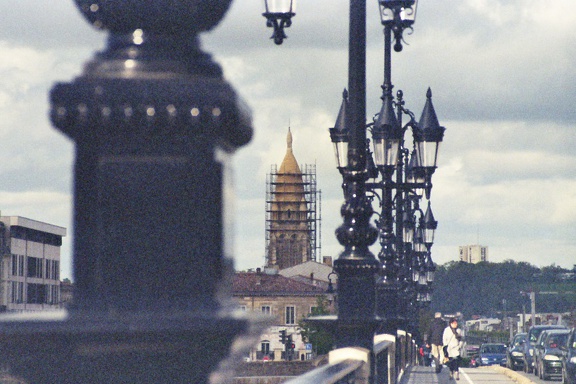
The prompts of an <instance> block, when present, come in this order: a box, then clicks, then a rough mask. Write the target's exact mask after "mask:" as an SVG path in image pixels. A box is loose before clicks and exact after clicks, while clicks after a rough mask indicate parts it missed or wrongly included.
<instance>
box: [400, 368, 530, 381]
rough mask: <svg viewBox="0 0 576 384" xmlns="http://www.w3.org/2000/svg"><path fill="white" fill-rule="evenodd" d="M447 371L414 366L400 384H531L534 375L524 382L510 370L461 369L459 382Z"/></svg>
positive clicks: (445, 369)
mask: <svg viewBox="0 0 576 384" xmlns="http://www.w3.org/2000/svg"><path fill="white" fill-rule="evenodd" d="M448 372H449V371H448V369H447V368H446V367H444V369H442V372H440V373H439V374H436V373H435V372H434V368H431V367H422V366H414V367H411V368H410V369H409V371H408V372H407V374H406V375H404V377H403V378H402V381H401V382H400V383H401V384H436V383H437V384H488V383H498V384H514V383H516V384H518V383H523V384H529V383H532V382H536V381H535V380H534V381H532V379H533V378H534V375H532V377H530V376H527V377H528V378H529V380H528V379H526V380H521V381H516V380H514V379H512V378H511V377H510V376H508V374H510V372H512V371H510V370H507V369H505V368H501V367H486V368H461V369H460V380H458V381H456V380H452V379H450V376H449V374H448Z"/></svg>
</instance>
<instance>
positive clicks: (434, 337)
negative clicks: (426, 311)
mask: <svg viewBox="0 0 576 384" xmlns="http://www.w3.org/2000/svg"><path fill="white" fill-rule="evenodd" d="M445 328H446V321H445V320H444V319H443V318H442V314H441V313H440V312H436V313H435V314H434V319H432V321H431V322H430V327H429V329H428V340H427V341H428V343H429V344H430V348H431V353H432V357H433V359H434V364H435V365H436V373H440V371H441V370H442V364H443V363H444V353H443V352H442V345H443V343H442V336H443V334H444V329H445Z"/></svg>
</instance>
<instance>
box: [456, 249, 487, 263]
mask: <svg viewBox="0 0 576 384" xmlns="http://www.w3.org/2000/svg"><path fill="white" fill-rule="evenodd" d="M459 250H460V261H463V262H465V263H472V264H476V263H480V262H482V261H488V247H486V246H484V245H478V244H475V245H463V246H461V247H459Z"/></svg>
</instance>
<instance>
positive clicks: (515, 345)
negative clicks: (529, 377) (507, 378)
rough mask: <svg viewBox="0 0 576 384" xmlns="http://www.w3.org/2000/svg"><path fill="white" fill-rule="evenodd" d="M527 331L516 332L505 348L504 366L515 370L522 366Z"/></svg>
mask: <svg viewBox="0 0 576 384" xmlns="http://www.w3.org/2000/svg"><path fill="white" fill-rule="evenodd" d="M527 337H528V334H527V333H517V334H516V335H515V336H514V337H513V338H512V340H510V344H509V345H508V348H507V349H506V367H507V368H509V369H511V370H513V371H516V370H518V369H521V368H523V367H524V343H526V338H527Z"/></svg>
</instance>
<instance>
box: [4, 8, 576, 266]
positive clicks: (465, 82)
mask: <svg viewBox="0 0 576 384" xmlns="http://www.w3.org/2000/svg"><path fill="white" fill-rule="evenodd" d="M573 9H574V4H573V0H559V1H555V2H542V1H537V0H461V1H458V2H451V1H440V0H433V1H431V0H428V1H426V0H421V1H420V4H419V9H418V15H417V20H416V23H415V25H414V32H413V34H412V35H409V36H406V37H405V38H406V42H407V45H405V47H404V51H403V52H401V53H399V54H398V53H393V65H392V81H393V84H394V86H395V88H394V89H395V90H398V89H402V90H403V91H404V96H405V100H406V106H407V107H408V108H409V109H411V110H412V111H413V112H414V113H415V115H416V117H417V118H419V116H420V114H421V111H422V108H423V106H424V102H425V95H426V90H427V88H428V87H431V88H432V92H433V102H434V106H435V108H436V112H437V114H438V118H439V120H440V123H441V125H443V126H445V127H446V132H445V136H444V142H443V143H442V147H441V152H440V159H439V168H438V170H437V171H436V174H435V175H434V178H433V183H434V188H433V192H432V200H431V201H432V208H433V211H434V215H435V217H436V219H437V220H438V221H439V226H438V230H437V234H436V241H435V244H434V246H433V248H432V255H433V259H434V261H435V262H437V263H440V264H443V263H445V262H448V261H450V260H456V259H457V258H458V246H460V245H468V244H476V243H480V244H482V245H485V246H488V247H489V260H490V261H494V262H499V261H503V260H506V259H513V260H515V261H526V262H529V263H531V264H534V265H537V266H547V265H551V264H553V263H554V264H556V265H559V266H562V267H566V268H571V267H572V265H573V264H576V156H575V154H576V150H575V147H576V107H575V103H576V71H575V69H574V64H575V63H576V33H575V32H576V27H575V25H576V13H575V12H573ZM261 13H262V2H261V1H256V0H244V1H240V0H236V1H234V3H233V5H232V7H231V9H230V11H229V12H228V14H227V15H226V17H225V19H224V20H223V21H222V22H221V23H220V25H219V26H218V27H216V28H215V29H214V30H213V31H211V32H209V33H207V34H205V35H203V37H202V41H203V45H204V48H205V49H206V51H208V52H210V53H212V54H213V56H214V58H215V60H216V61H218V62H219V63H220V64H221V65H222V67H223V69H224V72H225V76H226V78H227V79H228V81H230V82H231V83H232V84H233V85H234V87H235V88H236V90H237V91H238V92H239V93H240V94H241V95H242V96H243V97H244V99H245V100H246V101H247V102H248V104H249V105H250V106H251V108H252V110H253V119H254V127H255V137H254V139H253V141H252V143H250V144H249V145H248V146H247V147H244V148H243V149H241V150H239V151H238V152H237V154H236V155H235V157H234V166H235V179H236V180H235V184H236V190H237V202H236V206H237V211H236V218H237V220H236V222H237V231H236V236H235V249H236V257H235V259H236V267H237V269H246V268H255V267H259V266H262V265H263V264H264V251H265V244H264V230H265V219H264V207H265V202H264V200H265V192H266V183H265V181H266V174H267V173H269V172H270V166H271V165H272V164H278V165H279V164H280V162H281V161H282V159H283V157H284V153H285V150H286V133H287V129H288V125H289V124H290V126H291V130H292V134H293V137H294V144H293V147H294V153H295V156H296V158H297V160H298V161H299V163H301V164H316V166H317V182H318V188H319V189H321V190H322V219H323V220H322V254H323V255H325V256H334V257H337V255H338V254H339V253H340V252H341V250H342V247H341V246H340V245H339V244H338V242H337V241H336V239H335V237H334V229H335V228H336V227H337V226H339V225H340V224H341V223H342V219H341V218H340V214H339V212H340V206H341V204H342V201H343V199H342V195H341V189H340V184H341V177H340V175H339V173H338V171H337V170H336V168H335V163H334V155H333V153H332V144H331V143H330V138H329V135H328V128H330V127H332V126H333V125H334V121H335V119H336V115H337V113H338V109H339V106H340V103H341V95H342V90H343V89H344V87H346V86H347V63H348V57H347V55H348V54H347V44H348V38H347V35H348V4H347V2H345V1H339V2H334V1H328V0H315V1H301V2H300V3H299V4H298V8H297V15H296V17H295V18H294V20H293V25H292V27H291V28H289V29H288V30H287V31H286V32H287V34H288V39H287V40H286V41H285V42H284V44H283V45H282V46H276V45H274V43H273V42H272V41H271V40H270V39H269V37H270V34H271V30H270V29H268V28H266V25H265V19H264V18H263V17H262V16H261ZM0 19H1V20H0V21H1V22H0V143H1V144H0V145H1V148H2V150H1V151H0V156H1V163H2V166H1V167H0V176H1V182H0V210H1V211H2V214H3V215H19V216H24V217H29V218H31V219H36V220H40V221H45V222H48V223H52V224H56V225H59V226H63V227H66V228H68V231H69V232H68V233H69V235H68V236H67V237H66V238H65V239H64V245H63V247H62V260H63V266H62V269H63V270H62V276H63V277H72V276H71V272H70V270H71V268H70V260H71V242H72V237H73V236H72V231H73V228H72V222H71V202H72V196H71V187H72V161H73V149H74V148H73V144H72V143H71V142H70V141H69V140H68V139H66V138H65V137H64V136H63V135H62V134H60V133H59V132H57V131H56V130H55V129H54V128H52V127H51V125H50V122H49V120H48V116H47V112H48V103H47V98H48V92H49V90H50V88H51V87H52V86H53V84H54V83H55V82H56V81H71V80H72V79H73V78H74V77H76V76H78V75H80V73H81V71H82V64H83V63H84V62H86V61H87V60H88V59H90V58H91V57H92V55H93V54H94V53H95V52H96V51H97V50H99V49H101V48H102V47H103V46H104V39H105V34H104V33H102V32H98V31H95V30H94V29H92V28H91V27H90V26H89V25H88V24H87V23H85V22H84V20H83V19H82V17H81V16H80V14H79V13H78V12H77V11H76V9H75V6H74V4H73V1H72V0H59V1H52V0H18V1H16V2H4V3H3V4H2V5H0ZM382 36H383V35H382V28H381V26H380V23H379V14H378V9H377V2H376V0H374V1H369V4H368V69H367V84H368V99H367V109H368V110H367V115H368V116H369V118H371V116H372V115H373V114H375V113H376V112H378V111H379V109H380V105H381V100H380V95H381V89H380V85H381V84H382V77H383V37H382ZM408 140H409V141H410V140H411V138H410V137H409V136H408ZM373 251H374V253H377V252H378V249H377V247H374V249H373Z"/></svg>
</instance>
